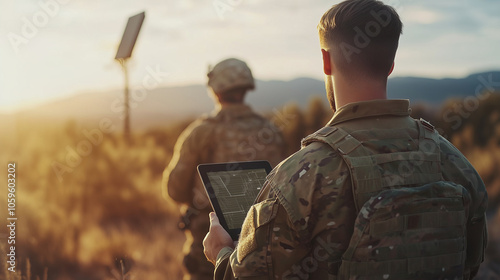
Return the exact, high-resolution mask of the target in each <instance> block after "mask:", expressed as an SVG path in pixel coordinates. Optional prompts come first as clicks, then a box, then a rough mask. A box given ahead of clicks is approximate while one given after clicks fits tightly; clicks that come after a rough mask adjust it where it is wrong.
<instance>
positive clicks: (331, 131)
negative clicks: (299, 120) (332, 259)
mask: <svg viewBox="0 0 500 280" xmlns="http://www.w3.org/2000/svg"><path fill="white" fill-rule="evenodd" d="M416 123H417V125H418V128H419V138H418V141H419V142H418V151H411V152H396V153H380V152H377V151H374V150H372V149H368V148H366V147H364V146H363V143H361V142H360V141H358V140H357V139H356V138H354V137H353V136H351V135H350V134H349V133H347V132H346V131H345V130H344V129H342V127H341V125H340V126H335V127H331V126H328V127H324V128H323V129H321V130H319V131H317V132H316V133H314V134H312V135H310V136H308V137H307V138H305V139H304V140H303V145H308V144H310V143H312V142H322V143H324V144H327V145H329V146H330V147H332V148H333V149H334V150H335V151H337V152H338V154H340V155H341V156H342V158H343V160H344V161H345V163H346V164H347V166H348V168H349V171H350V175H351V182H352V193H353V197H354V203H355V207H356V210H357V212H358V216H357V218H356V221H355V222H354V230H353V235H352V237H351V240H350V243H349V247H348V249H347V250H346V251H345V252H344V254H343V256H342V263H341V266H340V269H339V274H338V279H462V278H463V279H468V275H464V264H465V257H466V248H467V244H466V240H467V239H466V224H467V219H468V208H469V204H470V201H471V197H470V195H469V193H468V191H467V190H466V189H465V188H464V187H463V186H461V185H458V184H455V183H452V182H447V181H444V180H443V176H442V174H441V170H440V166H441V158H440V149H439V134H438V133H437V132H436V131H435V130H434V127H433V126H432V125H431V124H429V123H427V122H426V121H424V120H422V119H421V120H420V121H417V120H416Z"/></svg>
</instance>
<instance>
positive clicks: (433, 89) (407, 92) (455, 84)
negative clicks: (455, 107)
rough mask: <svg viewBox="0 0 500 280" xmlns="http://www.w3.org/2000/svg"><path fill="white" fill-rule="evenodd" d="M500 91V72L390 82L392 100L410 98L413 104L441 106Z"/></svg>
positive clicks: (404, 78) (399, 78)
mask: <svg viewBox="0 0 500 280" xmlns="http://www.w3.org/2000/svg"><path fill="white" fill-rule="evenodd" d="M490 87H492V88H495V89H500V71H493V72H484V73H477V74H472V75H470V76H468V77H466V78H462V79H440V80H436V79H428V78H415V77H396V78H392V79H390V80H389V84H388V89H387V90H388V96H389V97H390V98H409V99H410V100H411V101H412V103H419V102H425V103H430V104H434V105H441V104H442V103H443V102H444V101H445V100H446V99H449V98H453V97H465V96H470V95H475V94H476V91H477V90H479V93H482V92H484V91H485V90H488V89H491V88H490Z"/></svg>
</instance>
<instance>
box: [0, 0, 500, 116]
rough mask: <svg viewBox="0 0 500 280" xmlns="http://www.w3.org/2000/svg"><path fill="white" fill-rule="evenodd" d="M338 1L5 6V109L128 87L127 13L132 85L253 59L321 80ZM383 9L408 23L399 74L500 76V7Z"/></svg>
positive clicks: (474, 2) (288, 74)
mask: <svg viewBox="0 0 500 280" xmlns="http://www.w3.org/2000/svg"><path fill="white" fill-rule="evenodd" d="M339 2H340V1H332V0H328V1H327V0H314V1H301V0H141V1H131V0H106V1H102V0H85V1H83V0H16V1H10V0H0V113H13V112H15V111H17V110H20V109H25V108H29V107H30V106H36V105H38V104H43V103H46V102H51V101H53V100H57V99H61V98H68V97H71V96H72V95H75V94H81V93H85V92H100V91H102V92H104V91H106V90H110V89H119V88H123V84H124V75H123V72H122V70H121V68H120V66H119V64H118V63H117V62H116V61H115V60H114V57H115V54H116V50H117V47H118V45H119V43H120V40H121V37H122V34H123V31H124V29H125V25H126V23H127V20H128V18H129V17H130V16H133V15H135V14H138V13H140V12H142V11H145V12H146V18H145V20H144V23H143V26H142V30H141V33H140V34H139V38H138V40H137V43H136V46H135V49H134V52H133V55H132V58H131V59H130V61H129V63H128V65H129V67H128V69H129V75H130V76H129V77H130V85H131V87H145V88H146V90H151V88H152V87H161V86H180V85H187V84H204V83H206V73H207V69H208V67H209V65H214V64H216V63H217V62H218V61H220V60H222V59H225V58H228V57H237V58H240V59H243V60H245V61H247V63H248V64H249V66H250V67H251V68H252V71H253V74H254V76H255V77H256V78H257V79H260V80H290V79H294V78H297V77H310V78H316V79H320V80H321V79H323V73H322V66H321V52H320V48H319V41H318V37H317V30H316V26H317V24H318V21H319V19H320V18H321V16H322V14H323V13H324V12H325V11H326V10H328V9H329V8H330V7H331V6H332V5H333V4H336V3H339ZM384 2H385V3H386V4H389V5H391V6H393V7H394V8H396V10H397V11H398V13H399V14H400V16H401V19H402V21H403V23H404V30H403V35H402V37H401V39H400V46H399V51H398V53H397V56H396V62H395V63H396V68H395V70H394V72H393V74H392V75H393V76H422V77H431V78H445V77H455V78H460V77H465V76H467V75H468V74H471V73H474V72H480V71H489V70H498V69H500V54H499V53H498V50H499V49H500V32H499V28H500V17H499V16H498V15H499V14H500V1H498V0H439V1H437V0H387V1H384ZM146 81H147V82H146ZM146 85H147V86H146Z"/></svg>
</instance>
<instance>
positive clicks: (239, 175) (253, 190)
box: [207, 169, 267, 229]
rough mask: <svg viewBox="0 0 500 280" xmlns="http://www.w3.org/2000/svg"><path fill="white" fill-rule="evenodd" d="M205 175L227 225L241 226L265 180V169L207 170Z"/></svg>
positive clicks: (231, 226) (231, 227)
mask: <svg viewBox="0 0 500 280" xmlns="http://www.w3.org/2000/svg"><path fill="white" fill-rule="evenodd" d="M207 176H208V180H209V181H210V185H211V186H212V188H213V191H214V194H215V196H216V197H217V200H218V202H219V207H220V209H221V211H222V213H223V214H224V218H225V220H226V223H227V227H228V228H230V229H237V228H241V226H242V224H243V221H244V220H245V217H246V215H247V212H248V210H249V209H250V207H251V206H252V205H253V203H254V201H255V198H256V197H257V195H258V194H259V192H260V190H261V189H262V186H263V185H264V182H265V181H266V176H267V172H266V170H265V169H249V170H235V171H219V172H207Z"/></svg>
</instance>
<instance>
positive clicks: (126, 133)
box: [119, 58, 130, 142]
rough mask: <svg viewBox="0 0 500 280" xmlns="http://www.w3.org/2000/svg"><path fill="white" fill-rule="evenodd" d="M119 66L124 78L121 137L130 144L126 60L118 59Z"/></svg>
mask: <svg viewBox="0 0 500 280" xmlns="http://www.w3.org/2000/svg"><path fill="white" fill-rule="evenodd" d="M119 61H120V65H121V67H122V70H123V74H124V76H125V91H124V94H125V104H124V105H125V111H124V114H125V115H124V123H123V137H124V138H125V141H127V142H130V105H129V87H128V83H129V81H128V69H127V61H128V59H127V58H125V59H120V60H119Z"/></svg>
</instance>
